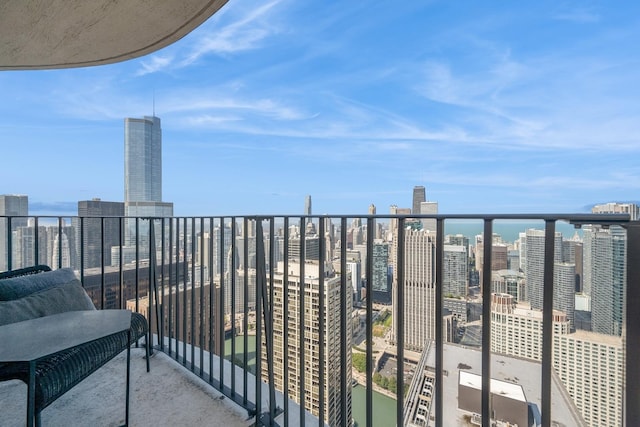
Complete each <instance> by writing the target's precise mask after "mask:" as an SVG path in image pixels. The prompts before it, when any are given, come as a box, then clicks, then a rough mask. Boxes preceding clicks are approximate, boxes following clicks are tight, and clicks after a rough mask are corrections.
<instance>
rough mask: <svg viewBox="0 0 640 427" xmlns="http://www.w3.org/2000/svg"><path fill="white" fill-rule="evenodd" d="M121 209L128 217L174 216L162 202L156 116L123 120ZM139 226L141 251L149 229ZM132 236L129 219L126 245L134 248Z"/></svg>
mask: <svg viewBox="0 0 640 427" xmlns="http://www.w3.org/2000/svg"><path fill="white" fill-rule="evenodd" d="M124 209H125V215H126V216H130V217H156V218H159V217H171V216H173V203H166V202H163V201H162V129H161V127H160V119H159V118H158V117H155V116H144V117H143V118H142V119H136V118H126V119H124ZM138 227H139V232H140V238H139V240H138V241H137V243H138V244H139V245H140V249H141V250H142V251H143V252H144V251H145V248H147V247H148V246H147V245H148V243H147V242H148V236H147V234H148V232H147V230H148V228H147V224H146V223H144V222H143V223H140V224H139V225H138ZM135 236H136V224H135V220H128V221H127V225H126V227H125V245H126V246H129V247H131V246H135V245H136V239H135ZM129 252H130V251H125V254H127V253H129ZM144 257H145V256H143V258H144ZM125 258H126V259H125V262H128V261H130V259H129V258H130V256H125Z"/></svg>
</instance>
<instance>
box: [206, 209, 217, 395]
mask: <svg viewBox="0 0 640 427" xmlns="http://www.w3.org/2000/svg"><path fill="white" fill-rule="evenodd" d="M214 231H215V221H214V219H213V217H211V218H209V263H208V265H209V329H207V331H208V332H209V383H210V384H212V383H213V379H214V377H213V355H214V354H215V353H216V350H215V345H216V344H217V340H214V335H215V322H214V313H215V310H214V309H213V308H214V305H215V303H216V301H217V300H216V298H215V283H213V279H214V274H213V269H214V267H215V266H214V264H213V241H214V239H215V233H214Z"/></svg>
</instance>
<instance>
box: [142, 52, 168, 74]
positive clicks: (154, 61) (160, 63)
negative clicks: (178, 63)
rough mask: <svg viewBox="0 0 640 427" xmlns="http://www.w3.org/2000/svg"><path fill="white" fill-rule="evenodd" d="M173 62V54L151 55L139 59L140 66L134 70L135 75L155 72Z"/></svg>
mask: <svg viewBox="0 0 640 427" xmlns="http://www.w3.org/2000/svg"><path fill="white" fill-rule="evenodd" d="M172 62H173V56H170V55H168V56H161V55H153V56H151V57H148V59H146V60H142V61H140V65H141V66H142V68H141V69H140V70H138V71H137V72H136V76H144V75H145V74H151V73H155V72H157V71H160V70H163V69H165V68H167V67H169V66H170V65H171V64H172Z"/></svg>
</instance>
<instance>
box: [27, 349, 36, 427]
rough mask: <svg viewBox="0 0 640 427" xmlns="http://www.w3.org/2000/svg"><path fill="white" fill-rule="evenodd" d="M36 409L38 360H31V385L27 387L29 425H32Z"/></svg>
mask: <svg viewBox="0 0 640 427" xmlns="http://www.w3.org/2000/svg"><path fill="white" fill-rule="evenodd" d="M35 409H36V362H35V361H32V362H29V385H28V387H27V426H28V427H32V426H33V425H34V421H35Z"/></svg>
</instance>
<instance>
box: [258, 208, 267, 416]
mask: <svg viewBox="0 0 640 427" xmlns="http://www.w3.org/2000/svg"><path fill="white" fill-rule="evenodd" d="M261 232H262V223H261V220H260V219H259V218H256V391H255V393H256V396H255V397H256V425H259V424H260V418H261V416H262V277H261V274H262V273H261V271H262V270H261V265H262V262H263V259H264V254H262V256H261V254H260V251H261V249H260V245H259V243H258V240H260V237H259V236H261ZM258 348H260V357H258ZM268 355H269V351H268V349H267V356H268Z"/></svg>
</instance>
